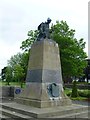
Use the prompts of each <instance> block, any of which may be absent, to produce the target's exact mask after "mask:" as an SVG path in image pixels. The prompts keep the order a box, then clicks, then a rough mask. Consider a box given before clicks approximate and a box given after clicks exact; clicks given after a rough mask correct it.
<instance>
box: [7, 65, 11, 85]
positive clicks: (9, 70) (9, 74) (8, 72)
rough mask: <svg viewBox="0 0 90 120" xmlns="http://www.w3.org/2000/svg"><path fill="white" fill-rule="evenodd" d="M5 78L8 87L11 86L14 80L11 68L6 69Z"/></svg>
mask: <svg viewBox="0 0 90 120" xmlns="http://www.w3.org/2000/svg"><path fill="white" fill-rule="evenodd" d="M5 78H6V82H7V85H10V84H9V83H10V82H11V80H12V69H11V67H10V66H8V67H7V68H6V73H5Z"/></svg>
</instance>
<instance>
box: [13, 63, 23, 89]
mask: <svg viewBox="0 0 90 120" xmlns="http://www.w3.org/2000/svg"><path fill="white" fill-rule="evenodd" d="M24 75H25V73H24V69H23V68H22V66H21V65H20V64H18V65H15V66H14V78H15V79H16V80H17V82H20V83H21V87H22V84H23V80H24V79H23V78H24Z"/></svg>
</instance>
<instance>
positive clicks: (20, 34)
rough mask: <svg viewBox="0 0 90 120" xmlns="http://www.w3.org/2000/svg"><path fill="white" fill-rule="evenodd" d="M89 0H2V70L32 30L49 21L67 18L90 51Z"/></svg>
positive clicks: (65, 19)
mask: <svg viewBox="0 0 90 120" xmlns="http://www.w3.org/2000/svg"><path fill="white" fill-rule="evenodd" d="M88 1H89V0H0V70H1V69H2V68H3V67H5V66H6V65H7V60H9V59H10V57H11V56H12V55H15V54H17V53H18V52H19V51H21V50H20V46H21V43H22V41H23V40H25V39H27V32H28V31H29V30H35V29H37V26H38V25H39V24H40V23H41V22H44V21H46V19H47V18H48V17H50V18H51V19H52V23H55V22H56V20H59V21H61V20H64V21H66V22H67V24H68V25H69V26H70V28H71V29H75V30H76V36H75V37H76V38H77V39H80V38H84V41H86V43H87V45H86V49H85V51H86V52H87V51H88V48H87V46H88Z"/></svg>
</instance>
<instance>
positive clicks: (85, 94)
mask: <svg viewBox="0 0 90 120" xmlns="http://www.w3.org/2000/svg"><path fill="white" fill-rule="evenodd" d="M78 94H79V96H80V97H87V98H90V91H89V90H83V91H78Z"/></svg>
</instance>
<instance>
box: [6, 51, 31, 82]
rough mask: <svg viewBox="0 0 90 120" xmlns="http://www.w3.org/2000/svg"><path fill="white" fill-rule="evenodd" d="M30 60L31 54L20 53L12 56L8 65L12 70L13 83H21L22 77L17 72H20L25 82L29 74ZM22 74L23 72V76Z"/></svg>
mask: <svg viewBox="0 0 90 120" xmlns="http://www.w3.org/2000/svg"><path fill="white" fill-rule="evenodd" d="M28 59H29V52H24V53H18V54H16V55H14V56H12V57H11V59H10V60H8V65H9V66H10V67H11V69H12V79H13V81H19V82H20V77H19V76H20V74H19V75H17V74H16V73H17V72H20V73H21V75H22V76H23V80H25V78H26V73H27V66H28ZM22 72H23V74H22ZM18 77H19V78H18ZM21 81H22V80H21Z"/></svg>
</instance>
